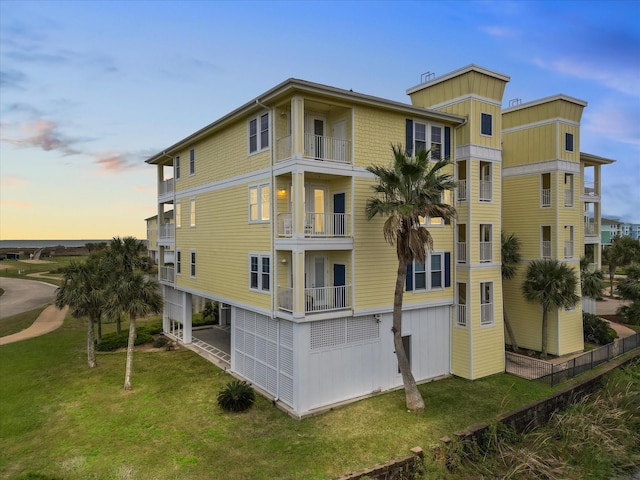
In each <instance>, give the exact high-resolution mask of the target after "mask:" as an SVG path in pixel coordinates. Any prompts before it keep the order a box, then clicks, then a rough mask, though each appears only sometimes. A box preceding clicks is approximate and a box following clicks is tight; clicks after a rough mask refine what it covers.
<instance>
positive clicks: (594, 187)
mask: <svg viewBox="0 0 640 480" xmlns="http://www.w3.org/2000/svg"><path fill="white" fill-rule="evenodd" d="M599 195H600V193H599V192H598V184H597V183H596V182H594V181H589V180H585V181H584V196H585V197H597V196H599Z"/></svg>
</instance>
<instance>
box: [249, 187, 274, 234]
mask: <svg viewBox="0 0 640 480" xmlns="http://www.w3.org/2000/svg"><path fill="white" fill-rule="evenodd" d="M265 187H266V188H268V189H269V218H262V207H263V201H262V190H263V189H264V188H265ZM253 189H255V190H256V195H257V199H256V201H257V208H258V212H257V215H258V216H257V218H251V191H252V190H253ZM272 193H273V192H272V189H271V182H268V183H259V184H250V185H248V186H247V207H248V210H247V217H248V222H249V223H250V224H253V223H269V222H270V221H271V215H272V213H273V212H272V211H271V210H272V209H271V204H272V201H271V200H272Z"/></svg>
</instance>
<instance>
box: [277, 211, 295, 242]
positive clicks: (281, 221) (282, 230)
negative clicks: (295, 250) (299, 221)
mask: <svg viewBox="0 0 640 480" xmlns="http://www.w3.org/2000/svg"><path fill="white" fill-rule="evenodd" d="M292 235H293V217H292V215H291V214H290V213H279V214H278V236H279V237H291V236H292Z"/></svg>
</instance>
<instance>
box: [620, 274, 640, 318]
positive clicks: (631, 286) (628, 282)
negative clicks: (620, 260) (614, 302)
mask: <svg viewBox="0 0 640 480" xmlns="http://www.w3.org/2000/svg"><path fill="white" fill-rule="evenodd" d="M626 273H627V276H626V278H624V279H623V280H622V281H620V283H619V284H618V293H619V294H620V297H622V298H623V299H625V300H631V303H630V304H629V305H623V306H621V307H620V308H619V309H618V311H617V312H616V313H617V314H618V315H622V316H624V317H625V318H626V319H627V323H630V324H632V325H640V264H638V263H633V264H631V265H630V266H629V267H627V269H626Z"/></svg>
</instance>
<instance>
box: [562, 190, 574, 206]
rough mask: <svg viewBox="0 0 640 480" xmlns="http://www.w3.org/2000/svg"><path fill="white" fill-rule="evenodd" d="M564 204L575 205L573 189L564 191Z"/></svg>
mask: <svg viewBox="0 0 640 480" xmlns="http://www.w3.org/2000/svg"><path fill="white" fill-rule="evenodd" d="M564 206H565V207H573V190H565V191H564Z"/></svg>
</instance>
